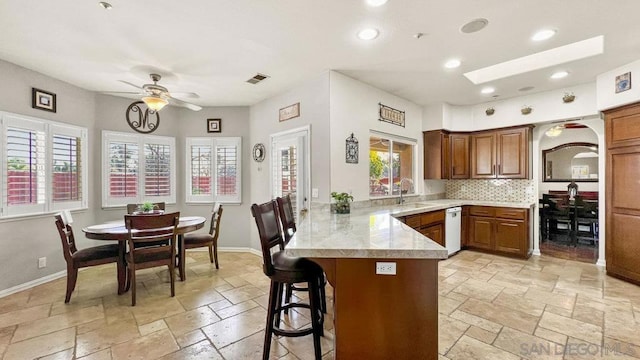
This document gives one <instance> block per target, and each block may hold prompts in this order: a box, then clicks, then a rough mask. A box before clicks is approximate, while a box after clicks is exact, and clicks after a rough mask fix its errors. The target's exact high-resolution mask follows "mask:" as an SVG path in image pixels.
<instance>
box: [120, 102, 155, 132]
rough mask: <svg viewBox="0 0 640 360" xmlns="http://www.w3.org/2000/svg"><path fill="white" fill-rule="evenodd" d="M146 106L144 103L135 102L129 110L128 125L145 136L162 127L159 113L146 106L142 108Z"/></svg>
mask: <svg viewBox="0 0 640 360" xmlns="http://www.w3.org/2000/svg"><path fill="white" fill-rule="evenodd" d="M141 104H144V101H135V102H133V103H131V105H129V107H128V108H127V123H128V124H129V126H130V127H131V128H132V129H133V130H135V131H137V132H139V133H143V134H150V133H152V132H154V131H156V129H157V128H158V126H160V114H158V112H157V111H153V110H151V109H149V108H147V107H146V106H145V107H144V109H145V110H142V109H143V108H142V107H140V105H141Z"/></svg>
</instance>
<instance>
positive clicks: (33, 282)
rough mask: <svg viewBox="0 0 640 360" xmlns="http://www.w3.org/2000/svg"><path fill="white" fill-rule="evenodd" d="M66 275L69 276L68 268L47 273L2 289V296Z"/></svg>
mask: <svg viewBox="0 0 640 360" xmlns="http://www.w3.org/2000/svg"><path fill="white" fill-rule="evenodd" d="M65 276H67V270H62V271H59V272H57V273H53V274H51V275H47V276H45V277H41V278H39V279H35V280H31V281H29V282H26V283H24V284H20V285H16V286H14V287H10V288H8V289H4V290H2V291H0V298H3V297H5V296H9V295H11V294H15V293H17V292H20V291H23V290H28V289H31V288H32V287H36V286H38V285H42V284H44V283H48V282H49V281H53V280H57V279H60V278H63V277H65Z"/></svg>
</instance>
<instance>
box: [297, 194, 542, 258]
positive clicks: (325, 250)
mask: <svg viewBox="0 0 640 360" xmlns="http://www.w3.org/2000/svg"><path fill="white" fill-rule="evenodd" d="M462 205H480V206H500V207H513V208H530V207H531V206H533V205H534V204H533V203H526V202H525V203H508V202H494V201H476V200H451V199H440V200H431V201H420V202H416V203H406V204H403V205H391V206H376V207H367V208H360V209H353V208H352V209H351V214H331V213H329V212H328V211H311V212H309V213H307V214H306V215H305V216H304V217H302V218H301V219H299V220H298V226H297V231H296V233H295V235H294V236H293V238H292V239H291V241H290V242H289V244H287V247H286V249H285V251H286V253H287V254H288V255H291V256H303V257H317V258H388V259H402V258H405V259H446V258H447V250H446V249H445V248H444V247H442V246H440V245H439V244H437V243H436V242H434V241H432V240H431V239H429V238H427V237H425V236H424V235H422V234H420V233H419V232H417V231H415V230H414V229H412V228H411V227H409V226H407V225H405V224H404V223H402V222H401V221H400V220H398V219H396V217H401V216H406V215H412V214H418V213H423V212H428V211H436V210H442V209H447V208H450V207H455V206H462Z"/></svg>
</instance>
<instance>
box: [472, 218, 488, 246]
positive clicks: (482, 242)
mask: <svg viewBox="0 0 640 360" xmlns="http://www.w3.org/2000/svg"><path fill="white" fill-rule="evenodd" d="M468 236H469V238H468V239H467V244H468V245H469V247H475V248H479V249H485V250H491V249H492V248H493V246H492V238H493V219H492V218H483V217H476V216H470V217H469V234H468Z"/></svg>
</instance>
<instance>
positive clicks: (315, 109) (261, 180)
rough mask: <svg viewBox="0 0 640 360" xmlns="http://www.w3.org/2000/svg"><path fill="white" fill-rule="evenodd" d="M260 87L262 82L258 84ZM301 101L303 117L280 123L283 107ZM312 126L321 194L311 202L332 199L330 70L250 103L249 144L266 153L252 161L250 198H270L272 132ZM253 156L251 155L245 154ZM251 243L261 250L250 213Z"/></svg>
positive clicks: (314, 181) (314, 178)
mask: <svg viewBox="0 0 640 360" xmlns="http://www.w3.org/2000/svg"><path fill="white" fill-rule="evenodd" d="M257 86H259V85H257ZM297 102H299V103H300V116H299V117H297V118H293V119H290V120H287V121H283V122H279V121H278V114H279V110H280V109H281V108H284V107H286V106H289V105H292V104H295V103H297ZM307 125H309V126H310V128H311V144H310V145H311V188H317V189H318V193H319V197H318V198H317V199H311V202H312V203H316V202H329V198H330V195H329V193H330V192H331V191H330V186H329V182H330V172H331V168H330V166H329V161H330V156H329V151H330V148H329V137H330V126H329V72H324V73H322V74H320V75H318V76H317V77H316V78H314V79H310V80H309V81H306V82H304V83H303V84H301V85H299V86H297V87H295V88H293V89H291V90H289V91H287V92H286V93H283V94H281V95H278V96H275V97H273V98H270V99H267V100H264V101H262V102H260V103H258V104H255V105H253V106H251V108H250V114H249V128H250V129H251V132H250V136H249V144H248V145H249V146H250V148H253V145H254V144H256V143H263V144H264V145H265V147H266V150H267V156H266V157H265V160H264V161H263V162H261V163H256V162H254V161H253V160H247V161H249V162H250V167H249V168H250V171H249V172H250V185H251V190H250V197H249V199H250V201H251V202H252V203H263V202H265V201H269V200H271V198H272V197H271V195H272V194H271V187H270V184H271V179H270V163H271V161H270V156H269V155H270V154H271V146H270V143H269V142H270V135H271V134H275V133H278V132H282V131H286V130H291V129H296V128H299V127H303V126H307ZM249 154H251V153H250V152H249ZM246 158H247V159H250V157H246ZM247 216H248V219H250V225H249V227H250V228H251V246H252V247H253V248H255V249H260V245H259V241H258V233H257V230H256V229H255V228H256V226H255V222H254V220H253V218H252V217H251V214H250V212H247Z"/></svg>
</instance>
